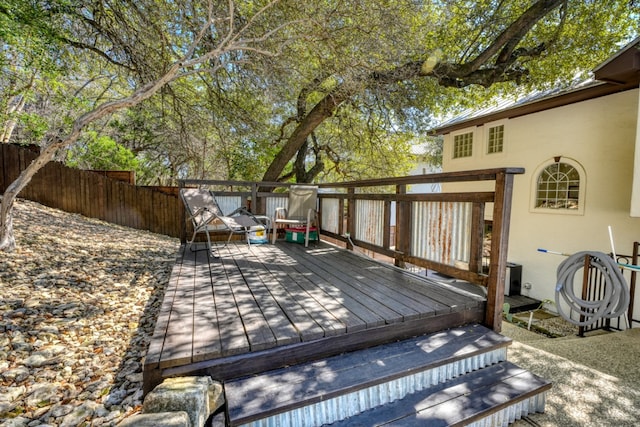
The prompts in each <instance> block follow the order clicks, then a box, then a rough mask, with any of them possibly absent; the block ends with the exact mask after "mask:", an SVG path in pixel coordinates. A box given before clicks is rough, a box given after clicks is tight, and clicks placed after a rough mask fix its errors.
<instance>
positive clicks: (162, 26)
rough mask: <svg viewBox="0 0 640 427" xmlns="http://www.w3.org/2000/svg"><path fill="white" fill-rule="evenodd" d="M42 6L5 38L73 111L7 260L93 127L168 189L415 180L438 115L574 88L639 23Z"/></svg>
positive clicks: (603, 15)
mask: <svg viewBox="0 0 640 427" xmlns="http://www.w3.org/2000/svg"><path fill="white" fill-rule="evenodd" d="M39 4H40V5H41V6H42V7H40V8H33V7H32V5H31V2H27V1H26V0H6V1H5V5H6V6H2V5H0V20H1V21H2V22H0V24H4V23H7V25H9V26H10V30H7V31H3V30H2V28H4V27H2V25H0V36H2V39H3V42H6V40H9V39H11V37H10V36H8V34H27V35H29V37H32V38H33V37H35V40H36V41H38V45H40V46H44V48H43V49H41V52H42V53H43V58H49V59H50V61H47V62H46V63H47V64H54V65H55V66H61V65H64V67H61V68H55V67H54V75H55V76H56V78H57V80H56V82H59V84H58V85H57V86H56V88H58V87H62V88H64V89H65V90H61V91H60V95H59V96H58V98H56V99H60V98H63V99H65V100H67V101H68V103H67V104H65V106H66V108H64V109H62V108H56V109H55V110H54V111H56V112H57V115H56V121H54V122H47V123H48V127H47V128H46V131H45V132H44V133H45V138H44V139H45V142H44V143H43V144H42V145H43V146H44V147H43V151H42V153H43V156H41V158H39V159H38V160H36V162H34V165H32V166H33V167H32V168H30V169H29V172H28V173H27V175H23V176H22V177H21V178H19V179H18V181H16V183H14V184H15V185H12V186H11V187H10V188H9V189H8V190H7V193H6V194H5V197H4V198H3V204H2V210H1V211H0V221H2V222H0V226H1V228H0V233H1V234H0V248H2V247H10V246H12V245H13V244H14V243H13V242H12V241H11V239H12V237H11V238H9V239H8V240H7V237H6V236H7V235H8V234H11V235H12V233H7V232H6V231H5V230H6V229H11V226H10V224H9V221H10V207H11V206H12V203H13V199H14V198H15V196H16V195H17V194H18V192H19V191H20V190H21V189H22V188H23V187H24V186H25V185H26V184H27V183H28V181H29V179H30V177H31V176H32V174H33V173H35V171H37V170H38V168H39V167H41V166H42V165H43V164H44V163H46V162H47V161H49V160H50V159H51V158H53V156H54V155H55V153H56V152H57V151H58V150H59V149H61V148H63V147H68V146H70V145H71V144H73V143H74V141H76V140H77V139H78V138H79V136H80V134H81V133H82V132H83V131H84V130H93V131H97V132H99V133H101V134H102V133H104V132H107V131H106V130H107V129H108V133H107V134H108V135H109V136H111V137H112V138H113V139H115V140H117V141H118V142H119V143H124V142H126V144H127V147H128V148H129V149H131V150H132V151H133V152H136V153H138V154H140V155H143V157H144V158H145V159H146V161H148V162H149V164H161V165H163V167H165V168H166V169H167V170H168V171H169V172H168V173H169V174H171V177H173V176H179V174H181V173H185V172H183V171H185V170H188V171H189V176H191V177H192V176H199V177H208V174H210V173H220V174H226V177H229V178H236V174H243V175H244V177H247V178H249V176H251V177H253V176H256V177H257V176H259V175H258V174H259V173H260V174H261V176H262V178H263V179H264V180H268V181H276V180H297V181H300V182H302V181H313V180H318V179H319V178H327V179H332V178H338V177H346V178H360V177H366V176H368V174H369V175H371V174H374V173H376V174H387V175H388V174H390V173H393V172H401V171H402V170H403V169H404V168H405V167H406V165H407V164H408V162H409V161H410V160H411V158H410V155H409V154H408V153H409V150H408V149H407V147H408V145H409V141H410V140H411V137H412V136H415V135H416V134H420V133H421V132H424V130H425V129H426V128H427V126H428V123H429V120H430V119H431V118H432V117H433V115H434V114H436V113H438V112H441V111H444V110H446V109H449V108H460V107H464V106H470V105H474V104H475V103H478V102H480V101H482V100H484V99H487V98H489V97H491V96H492V95H495V94H497V93H507V92H509V91H513V90H514V89H515V88H516V87H517V85H528V86H535V85H540V84H544V83H545V82H546V83H548V82H556V81H557V80H558V79H565V80H567V79H568V78H569V77H574V74H575V72H576V70H578V71H584V70H588V69H590V68H591V67H593V66H594V65H595V63H597V61H599V60H603V59H604V58H605V57H606V55H609V54H610V53H611V52H612V50H613V49H615V47H616V45H615V44H616V42H619V41H620V40H623V39H624V38H625V37H628V36H629V35H631V34H634V32H637V28H638V25H637V24H638V22H637V20H638V14H637V9H636V4H635V2H633V1H631V2H630V1H629V0H600V1H597V2H595V1H594V0H587V1H585V0H527V1H520V0H480V1H471V0H469V1H466V0H455V1H454V0H444V1H438V2H429V1H426V2H420V1H415V0H375V1H374V0H340V1H335V0H314V1H308V2H304V1H296V0H280V1H278V0H273V1H268V0H243V1H238V2H237V3H235V2H233V1H232V0H228V1H216V0H210V1H209V3H207V4H206V5H201V4H200V2H196V1H193V0H177V1H175V2H169V3H164V4H162V5H160V4H158V3H157V2H151V1H150V0H141V1H135V2H134V1H132V0H116V1H113V2H103V1H100V0H83V1H80V2H69V1H68V0H48V1H45V2H41V3H39ZM634 13H635V14H634ZM25 40H26V38H25ZM6 44H7V45H8V46H9V47H10V48H12V49H18V51H19V53H21V54H18V55H15V56H14V57H15V58H17V60H22V59H23V58H27V57H28V55H24V53H25V52H26V50H25V48H23V47H21V46H23V45H21V44H20V43H18V42H17V41H15V42H8V43H6ZM22 65H24V66H23V67H22V68H16V70H18V69H19V70H20V71H21V72H24V73H23V74H20V75H21V76H22V77H21V81H22V82H28V81H29V79H28V76H30V75H34V76H35V81H36V82H38V83H40V82H42V81H44V80H45V79H43V78H41V71H40V70H41V69H44V67H39V66H33V67H32V66H31V65H30V64H22ZM2 66H3V67H6V66H5V65H4V64H3V65H2ZM33 71H35V73H33ZM29 72H32V73H31V74H30V73H29ZM81 77H82V78H81ZM0 85H2V86H3V87H4V86H5V83H4V82H3V80H2V79H0ZM7 87H9V86H7ZM16 87H18V88H28V87H30V86H29V85H26V84H22V85H21V86H16ZM33 87H36V88H37V87H39V86H37V85H36V86H33ZM0 92H2V91H0ZM5 93H6V92H5ZM39 96H43V95H41V94H39ZM142 101H146V102H145V104H144V106H142V105H139V104H140V103H141V102H142ZM6 105H9V102H7V103H6ZM125 110H126V112H125ZM114 114H117V117H116V118H117V121H116V120H113V121H111V122H110V123H108V122H107V120H106V118H108V117H112V115H114ZM41 117H42V116H41ZM66 117H71V118H73V117H77V119H75V120H67V119H66ZM4 123H8V121H5V122H4ZM130 124H132V125H133V126H130ZM132 129H133V130H136V131H140V132H133V131H132ZM211 171H215V172H211ZM7 218H9V220H7ZM7 224H9V225H7Z"/></svg>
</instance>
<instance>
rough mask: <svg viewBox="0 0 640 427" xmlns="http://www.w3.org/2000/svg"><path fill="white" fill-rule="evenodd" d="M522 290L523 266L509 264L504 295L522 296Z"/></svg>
mask: <svg viewBox="0 0 640 427" xmlns="http://www.w3.org/2000/svg"><path fill="white" fill-rule="evenodd" d="M521 288H522V266H521V265H520V264H514V263H512V262H508V263H507V274H506V275H505V278H504V294H505V295H509V296H513V295H520V291H521Z"/></svg>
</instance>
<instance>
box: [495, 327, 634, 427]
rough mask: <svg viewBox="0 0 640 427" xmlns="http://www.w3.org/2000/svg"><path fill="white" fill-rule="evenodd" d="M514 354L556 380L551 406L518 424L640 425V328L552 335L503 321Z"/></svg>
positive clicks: (524, 365) (519, 362)
mask: <svg viewBox="0 0 640 427" xmlns="http://www.w3.org/2000/svg"><path fill="white" fill-rule="evenodd" d="M502 333H503V334H504V335H506V336H508V337H510V338H512V339H513V340H514V342H513V344H512V345H511V347H510V348H509V350H508V359H509V361H511V362H514V363H515V364H517V365H518V366H520V367H521V368H524V369H527V370H529V371H531V372H533V373H535V374H537V375H539V376H541V377H543V378H546V379H547V380H550V381H551V382H552V383H553V388H552V389H551V390H550V391H549V393H548V394H547V403H546V411H545V413H544V414H535V415H531V416H529V417H527V418H526V419H523V420H520V421H517V422H516V423H514V424H513V425H514V426H517V427H523V426H531V425H534V426H545V427H565V426H566V427H568V426H593V427H617V426H638V425H640V387H639V385H640V360H639V358H638V356H640V329H630V330H627V331H624V332H613V333H606V334H598V335H593V336H588V337H586V338H579V337H577V336H576V335H575V334H573V335H567V336H566V337H563V338H546V337H544V336H542V335H540V334H536V333H533V332H529V331H527V330H526V329H524V328H520V327H517V326H514V325H512V324H509V323H506V322H505V323H503V330H502Z"/></svg>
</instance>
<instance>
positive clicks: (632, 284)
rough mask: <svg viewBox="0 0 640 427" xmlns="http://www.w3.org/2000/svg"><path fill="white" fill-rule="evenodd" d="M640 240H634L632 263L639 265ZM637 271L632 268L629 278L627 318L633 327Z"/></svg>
mask: <svg viewBox="0 0 640 427" xmlns="http://www.w3.org/2000/svg"><path fill="white" fill-rule="evenodd" d="M639 247H640V242H633V255H632V258H631V264H633V265H638V248H639ZM636 275H637V273H636V271H635V270H631V280H629V308H628V309H627V319H628V320H629V328H633V301H634V299H635V297H636V278H637V276H636Z"/></svg>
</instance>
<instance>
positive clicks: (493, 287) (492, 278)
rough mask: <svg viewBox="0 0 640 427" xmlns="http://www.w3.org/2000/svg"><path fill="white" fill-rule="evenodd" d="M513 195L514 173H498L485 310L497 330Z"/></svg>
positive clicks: (501, 301)
mask: <svg viewBox="0 0 640 427" xmlns="http://www.w3.org/2000/svg"><path fill="white" fill-rule="evenodd" d="M512 196H513V174H511V173H507V172H504V171H501V172H498V173H497V174H496V188H495V200H494V203H493V229H492V231H491V260H490V263H489V278H488V283H487V287H488V289H487V310H486V311H485V326H487V327H488V328H491V329H493V330H494V331H496V332H500V331H501V330H502V306H503V304H504V281H505V278H506V274H507V251H508V249H509V225H510V217H511V198H512Z"/></svg>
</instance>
